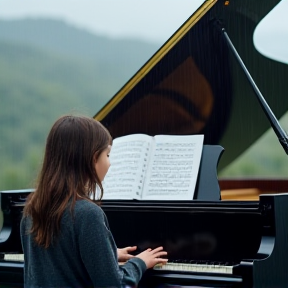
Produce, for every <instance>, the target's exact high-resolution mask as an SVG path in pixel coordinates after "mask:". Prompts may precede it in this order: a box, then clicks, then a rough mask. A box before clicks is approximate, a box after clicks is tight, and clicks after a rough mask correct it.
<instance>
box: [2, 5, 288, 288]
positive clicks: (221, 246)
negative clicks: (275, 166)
mask: <svg viewBox="0 0 288 288" xmlns="http://www.w3.org/2000/svg"><path fill="white" fill-rule="evenodd" d="M278 2H279V1H278V0H265V1H259V0H230V1H223V0H218V1H216V0H215V1H214V0H207V1H205V2H204V3H203V5H202V6H201V7H199V9H198V10H197V11H196V12H195V13H194V14H193V15H192V16H191V17H190V18H189V19H188V20H187V21H186V22H185V23H184V24H183V25H182V26H181V27H180V28H179V29H178V30H177V31H176V32H175V33H174V34H173V35H172V36H171V38H169V39H168V40H167V41H166V43H164V45H163V46H162V47H161V48H160V49H159V50H158V51H157V52H156V53H155V54H154V55H153V56H152V57H151V59H149V61H147V62H146V63H145V64H144V65H143V66H142V67H141V68H140V69H139V71H138V72H137V73H136V74H135V75H134V76H133V77H132V78H131V79H130V80H129V81H128V82H127V83H126V84H125V85H124V86H123V87H122V88H121V89H120V90H119V92H118V93H117V94H116V95H115V96H114V97H113V98H112V99H111V100H110V101H109V102H108V103H107V105H105V106H104V107H103V108H102V109H100V111H99V112H98V113H97V114H96V115H95V119H98V120H99V121H101V122H102V123H103V124H104V125H105V126H106V127H107V128H108V129H109V131H110V132H111V134H112V136H113V137H119V136H123V135H127V134H133V133H145V134H149V135H151V136H153V135H156V134H171V135H172V134H173V135H185V134H204V135H205V136H204V149H203V154H202V159H201V164H200V171H199V176H198V180H197V185H196V191H195V194H194V195H195V196H194V199H191V201H173V202H171V201H136V200H135V201H132V200H129V201H128V200H106V201H103V202H102V203H101V205H102V207H103V209H104V210H105V212H106V214H107V216H108V219H109V223H110V226H111V230H112V232H113V235H114V237H115V240H116V243H117V245H118V247H124V246H130V245H137V246H138V249H139V251H141V250H143V249H145V248H147V247H153V246H158V245H163V246H164V248H165V249H166V250H167V251H168V255H169V262H168V264H167V265H165V266H159V267H155V268H154V269H151V270H149V271H147V272H146V273H145V275H144V277H143V279H142V280H141V282H140V283H139V287H140V288H147V287H151V288H153V287H155V288H156V287H249V288H252V287H253V288H268V287H269V288H278V287H279V288H280V287H281V288H283V287H288V273H287V272H288V271H287V267H288V209H287V207H288V194H286V193H284V192H288V185H287V182H285V181H284V184H283V182H282V184H281V185H282V186H281V185H280V186H281V191H280V189H279V185H278V184H277V183H276V182H277V181H274V182H273V181H270V182H269V181H268V182H267V181H264V186H265V185H266V186H269V189H270V190H274V191H276V192H282V193H270V194H269V193H268V194H267V193H263V194H262V195H260V197H259V199H258V198H257V200H253V201H235V200H231V199H230V200H229V199H225V200H224V199H223V193H221V192H222V187H224V186H225V183H223V182H222V183H221V181H220V182H219V181H218V179H217V169H221V168H223V167H226V166H227V165H228V164H229V163H230V162H231V161H232V160H234V159H235V158H237V157H238V156H239V155H240V154H241V153H242V152H243V151H244V150H245V149H246V148H247V147H249V146H250V145H252V144H253V143H254V142H255V141H256V140H257V139H258V138H259V137H260V136H261V135H262V134H263V133H264V132H265V131H266V130H267V128H268V127H270V126H271V127H272V128H273V129H274V131H275V135H276V136H277V137H278V138H279V141H280V144H281V145H282V147H283V149H284V151H285V152H286V153H287V137H286V134H285V132H284V131H283V129H282V128H281V126H280V125H279V123H278V120H277V118H280V117H281V116H282V115H283V114H284V113H285V112H286V110H287V107H288V106H287V105H288V98H287V97H285V95H287V92H288V91H287V90H288V86H287V85H285V84H286V83H285V82H284V80H285V79H288V67H287V65H284V64H281V63H279V62H276V61H273V60H271V59H268V58H266V57H264V56H263V55H261V54H260V53H259V52H258V51H257V50H256V49H255V47H254V45H253V40H252V39H253V32H254V29H255V27H256V26H257V24H258V23H259V22H260V21H261V20H262V19H263V18H264V17H265V16H266V15H267V14H268V13H269V12H270V11H271V10H272V9H273V8H274V7H275V5H277V4H278ZM252 77H253V78H252ZM261 93H263V95H265V98H264V97H263V95H262V94H261ZM266 101H267V102H266ZM267 103H269V105H271V107H273V112H272V109H270V107H269V106H268V104H267ZM255 115H257V117H256V116H255ZM244 118H245V121H244ZM276 136H275V137H276ZM263 157H265V155H263ZM287 163H288V162H287ZM260 182H261V181H260V180H258V183H260ZM246 184H247V183H246ZM254 184H255V183H254ZM273 184H275V185H276V186H277V185H278V186H277V187H278V188H277V187H275V189H273V187H272V188H271V186H273ZM230 185H231V183H230ZM237 185H238V186H239V183H238V184H237ZM238 186H237V187H238ZM225 187H228V186H225ZM230 188H231V187H230ZM238 188H239V187H238ZM29 193H33V190H20V191H19V190H17V191H1V193H0V207H1V210H0V257H1V258H0V287H22V286H23V255H22V254H21V253H22V249H21V244H20V237H19V221H20V218H21V212H22V209H23V205H24V203H25V199H26V197H27V195H28V194H29ZM120 223H121V225H119V224H120ZM120 226H121V229H119V227H120ZM52 277H53V276H52Z"/></svg>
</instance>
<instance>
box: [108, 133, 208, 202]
mask: <svg viewBox="0 0 288 288" xmlns="http://www.w3.org/2000/svg"><path fill="white" fill-rule="evenodd" d="M202 147H203V135H189V136H186V135H185V136H171V135H157V136H154V137H151V136H148V135H144V134H134V135H128V136H123V137H119V138H117V139H115V140H114V141H113V146H112V150H111V153H110V162H111V167H110V169H109V171H108V173H107V175H106V177H105V179H104V182H103V187H104V197H103V199H139V200H140V199H149V200H161V199H162V200H192V199H193V194H194V189H195V186H196V181H197V175H198V170H199V166H200V160H201V154H202Z"/></svg>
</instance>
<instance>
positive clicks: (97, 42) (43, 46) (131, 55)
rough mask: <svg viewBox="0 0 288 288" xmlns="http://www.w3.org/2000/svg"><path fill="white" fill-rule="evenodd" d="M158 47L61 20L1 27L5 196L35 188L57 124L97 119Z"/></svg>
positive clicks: (0, 173) (0, 180)
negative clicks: (73, 118)
mask: <svg viewBox="0 0 288 288" xmlns="http://www.w3.org/2000/svg"><path fill="white" fill-rule="evenodd" d="M157 46H158V45H156V44H154V45H153V44H150V43H143V42H140V41H139V42H137V41H131V40H127V41H125V40H112V39H108V38H105V37H100V36H99V37H98V36H95V35H93V34H90V33H88V32H85V31H82V30H79V29H75V28H73V27H70V26H68V25H66V24H65V23H64V22H60V21H52V20H23V21H0V159H1V160H0V190H3V189H18V188H28V187H31V186H32V184H33V180H34V176H35V175H36V171H37V169H38V167H39V164H40V161H41V155H42V152H43V151H42V150H43V147H44V142H45V137H46V135H47V133H48V130H49V128H50V127H51V124H52V123H53V122H54V121H55V119H56V118H57V117H59V116H60V115H62V114H67V113H81V114H85V115H90V116H94V115H95V114H96V112H97V111H98V110H99V109H100V108H101V107H102V106H103V105H104V104H105V103H106V102H107V101H108V100H109V99H110V98H111V97H112V96H113V95H114V94H115V93H116V92H117V90H118V89H119V88H120V87H121V86H122V85H123V84H125V82H126V81H127V80H128V79H129V77H131V76H132V75H133V74H134V73H135V72H136V71H137V69H139V68H140V67H141V66H142V65H143V64H144V63H145V61H146V60H148V59H149V57H150V56H152V54H153V53H154V52H155V51H156V50H157V48H158V47H157Z"/></svg>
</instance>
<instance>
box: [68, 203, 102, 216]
mask: <svg viewBox="0 0 288 288" xmlns="http://www.w3.org/2000/svg"><path fill="white" fill-rule="evenodd" d="M74 211H75V212H74V213H75V215H81V214H85V215H87V213H88V214H90V215H91V214H92V215H95V216H97V215H98V216H100V215H101V216H102V215H103V214H104V212H103V210H102V209H101V207H99V206H98V205H97V204H96V203H93V202H92V201H89V200H85V199H81V200H77V201H76V202H75V207H74Z"/></svg>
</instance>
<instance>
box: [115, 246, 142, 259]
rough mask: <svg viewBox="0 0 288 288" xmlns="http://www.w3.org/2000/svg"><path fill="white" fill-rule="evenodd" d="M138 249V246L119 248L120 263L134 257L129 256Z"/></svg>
mask: <svg viewBox="0 0 288 288" xmlns="http://www.w3.org/2000/svg"><path fill="white" fill-rule="evenodd" d="M136 249H137V246H129V247H125V248H117V255H118V262H125V261H127V260H129V259H131V258H133V257H135V256H134V255H131V254H129V253H130V252H133V251H135V250H136Z"/></svg>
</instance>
